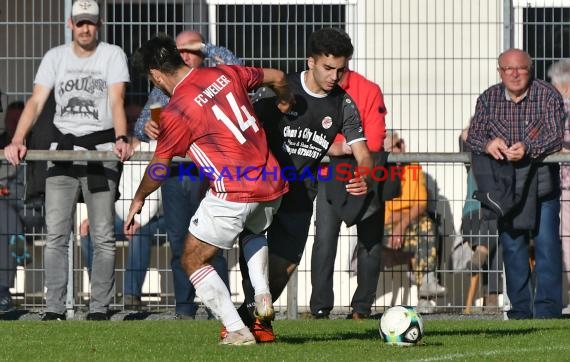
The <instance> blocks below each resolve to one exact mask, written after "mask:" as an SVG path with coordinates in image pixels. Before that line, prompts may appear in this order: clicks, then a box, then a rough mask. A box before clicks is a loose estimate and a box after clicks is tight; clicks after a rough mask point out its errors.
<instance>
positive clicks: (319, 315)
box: [313, 309, 330, 319]
mask: <svg viewBox="0 0 570 362" xmlns="http://www.w3.org/2000/svg"><path fill="white" fill-rule="evenodd" d="M329 314H330V312H329V311H328V310H324V309H319V310H318V311H316V312H315V313H313V318H315V319H329Z"/></svg>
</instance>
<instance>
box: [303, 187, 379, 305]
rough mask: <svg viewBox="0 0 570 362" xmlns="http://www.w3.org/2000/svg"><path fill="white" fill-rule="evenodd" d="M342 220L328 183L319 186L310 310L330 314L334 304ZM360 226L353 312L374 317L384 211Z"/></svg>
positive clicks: (360, 223)
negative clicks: (332, 202) (329, 197)
mask: <svg viewBox="0 0 570 362" xmlns="http://www.w3.org/2000/svg"><path fill="white" fill-rule="evenodd" d="M341 223H342V220H341V219H340V218H339V217H338V215H337V214H336V212H335V210H334V209H333V207H332V206H331V205H330V204H329V203H328V202H327V200H326V196H325V183H324V182H321V183H319V192H318V194H317V206H316V221H315V227H316V228H315V240H314V244H313V253H312V257H311V284H312V293H311V301H310V308H311V312H312V313H313V314H315V313H316V312H317V311H318V310H323V311H325V312H330V311H331V310H332V308H333V304H334V291H333V273H334V264H335V258H336V252H337V246H338V236H339V232H340V226H341ZM356 225H357V232H358V246H357V258H358V267H357V283H358V286H357V288H356V291H355V292H354V295H353V297H352V302H351V306H352V309H353V311H355V312H358V313H361V314H366V315H369V314H370V310H371V307H372V303H374V299H375V296H376V287H377V285H378V276H379V274H380V251H381V242H382V236H383V233H384V230H383V225H384V210H379V211H378V212H377V213H375V214H373V215H372V216H370V217H368V218H366V219H365V220H363V221H360V222H359V223H357V224H356Z"/></svg>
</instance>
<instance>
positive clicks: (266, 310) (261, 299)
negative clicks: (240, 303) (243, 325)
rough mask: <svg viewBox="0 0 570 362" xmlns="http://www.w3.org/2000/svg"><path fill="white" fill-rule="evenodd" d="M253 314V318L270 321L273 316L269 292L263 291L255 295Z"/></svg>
mask: <svg viewBox="0 0 570 362" xmlns="http://www.w3.org/2000/svg"><path fill="white" fill-rule="evenodd" d="M253 314H254V316H255V318H257V319H260V320H265V321H271V320H273V318H275V311H274V310H273V302H272V300H271V294H269V293H264V294H259V295H256V296H255V311H254V312H253Z"/></svg>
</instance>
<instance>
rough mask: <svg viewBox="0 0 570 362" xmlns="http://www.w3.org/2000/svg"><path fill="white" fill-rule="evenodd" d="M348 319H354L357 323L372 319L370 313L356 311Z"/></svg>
mask: <svg viewBox="0 0 570 362" xmlns="http://www.w3.org/2000/svg"><path fill="white" fill-rule="evenodd" d="M346 319H353V320H356V321H359V320H362V319H370V313H358V312H356V311H353V312H352V313H350V314H349V315H348V316H347V317H346Z"/></svg>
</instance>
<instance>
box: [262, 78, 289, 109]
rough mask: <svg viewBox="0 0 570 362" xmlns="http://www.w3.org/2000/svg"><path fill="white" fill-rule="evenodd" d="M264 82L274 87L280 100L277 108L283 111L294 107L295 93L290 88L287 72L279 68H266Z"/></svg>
mask: <svg viewBox="0 0 570 362" xmlns="http://www.w3.org/2000/svg"><path fill="white" fill-rule="evenodd" d="M263 84H265V85H267V86H268V87H270V88H271V89H273V91H274V92H275V94H276V95H277V99H278V100H279V103H277V108H279V110H280V111H281V112H282V113H286V112H289V111H290V110H291V108H293V101H294V98H293V93H291V89H289V85H288V84H287V78H286V77H285V73H283V72H282V71H280V70H278V69H269V68H264V69H263Z"/></svg>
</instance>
